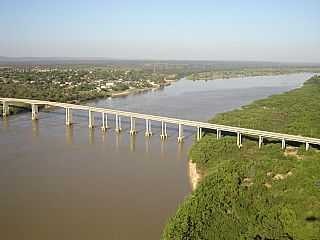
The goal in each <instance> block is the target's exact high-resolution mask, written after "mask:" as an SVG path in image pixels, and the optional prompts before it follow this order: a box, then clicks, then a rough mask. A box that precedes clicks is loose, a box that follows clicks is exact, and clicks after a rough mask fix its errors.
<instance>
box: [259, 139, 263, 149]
mask: <svg viewBox="0 0 320 240" xmlns="http://www.w3.org/2000/svg"><path fill="white" fill-rule="evenodd" d="M262 144H263V137H262V136H259V148H261V147H262Z"/></svg>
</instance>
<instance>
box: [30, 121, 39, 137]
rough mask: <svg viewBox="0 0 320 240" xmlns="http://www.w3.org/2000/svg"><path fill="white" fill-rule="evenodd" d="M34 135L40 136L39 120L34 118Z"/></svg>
mask: <svg viewBox="0 0 320 240" xmlns="http://www.w3.org/2000/svg"><path fill="white" fill-rule="evenodd" d="M31 122H32V126H31V127H32V136H33V137H38V136H39V121H37V120H32V121H31Z"/></svg>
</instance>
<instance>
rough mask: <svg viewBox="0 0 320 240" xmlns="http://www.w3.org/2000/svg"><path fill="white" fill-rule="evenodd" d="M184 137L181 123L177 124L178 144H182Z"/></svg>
mask: <svg viewBox="0 0 320 240" xmlns="http://www.w3.org/2000/svg"><path fill="white" fill-rule="evenodd" d="M183 139H184V136H183V126H182V124H181V123H179V135H178V143H181V142H183Z"/></svg>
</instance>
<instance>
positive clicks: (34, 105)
mask: <svg viewBox="0 0 320 240" xmlns="http://www.w3.org/2000/svg"><path fill="white" fill-rule="evenodd" d="M0 102H2V105H3V116H7V115H9V106H10V105H11V106H15V105H20V106H21V104H26V105H29V106H31V110H32V114H31V118H32V120H37V119H38V115H39V106H52V107H60V108H64V109H65V113H66V125H68V126H69V125H71V124H72V111H73V110H84V111H88V126H89V128H93V127H94V126H95V125H94V113H99V114H101V117H102V126H101V129H102V131H105V130H106V129H108V128H109V125H108V116H113V117H114V118H115V130H116V132H120V131H121V130H122V127H121V117H126V118H129V119H130V134H131V135H134V134H136V133H137V131H136V119H143V120H145V123H146V127H145V136H151V135H152V130H151V122H152V121H155V122H160V123H161V134H160V138H161V139H166V138H167V136H168V135H167V123H169V124H175V125H177V127H178V142H182V141H183V138H184V135H183V127H184V126H188V127H194V128H196V129H197V140H198V141H199V140H200V139H201V137H202V135H203V134H202V131H203V129H210V130H211V131H212V130H213V131H215V132H216V135H217V139H220V138H221V136H222V132H223V133H233V134H236V135H237V145H238V147H239V148H240V147H241V146H242V136H250V137H255V138H257V139H258V144H259V148H261V146H262V145H263V139H265V138H268V139H275V140H280V141H281V147H282V149H285V147H286V142H288V141H289V142H295V143H302V144H305V147H306V150H308V149H309V147H310V145H317V146H320V139H317V138H310V137H303V136H297V135H290V134H282V133H275V132H268V131H261V130H254V129H248V128H240V127H231V126H226V125H219V124H211V123H205V122H198V121H190V120H184V119H178V118H170V117H163V116H155V115H150V114H142V113H135V112H127V111H121V110H115V109H108V108H97V107H91V106H85V105H76V104H69V103H59V102H50V101H42V100H31V99H17V98H0Z"/></svg>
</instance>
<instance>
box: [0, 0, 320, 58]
mask: <svg viewBox="0 0 320 240" xmlns="http://www.w3.org/2000/svg"><path fill="white" fill-rule="evenodd" d="M319 13H320V1H319V0H303V1H302V0H301V1H295V0H291V1H289V0H278V1H273V0H269V1H253V0H247V1H246V0H242V1H241V0H239V1H235V0H234V1H230V0H224V1H214V0H211V1H207V0H198V1H194V0H193V1H187V0H185V1H180V0H176V1H174V0H171V1H169V0H162V1H152V0H148V1H147V0H140V1H139V0H136V1H133V0H132V1H122V0H118V1H108V0H106V1H99V0H91V1H82V0H78V1H75V0H64V1H62V0H55V1H45V0H42V1H40V0H29V1H24V0H20V1H17V0H11V1H7V0H0V31H1V37H0V56H16V57H21V56H28V57H30V56H31V57H109V58H125V59H190V60H197V59H199V60H254V61H256V60H261V61H295V62H320V14H319Z"/></svg>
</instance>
